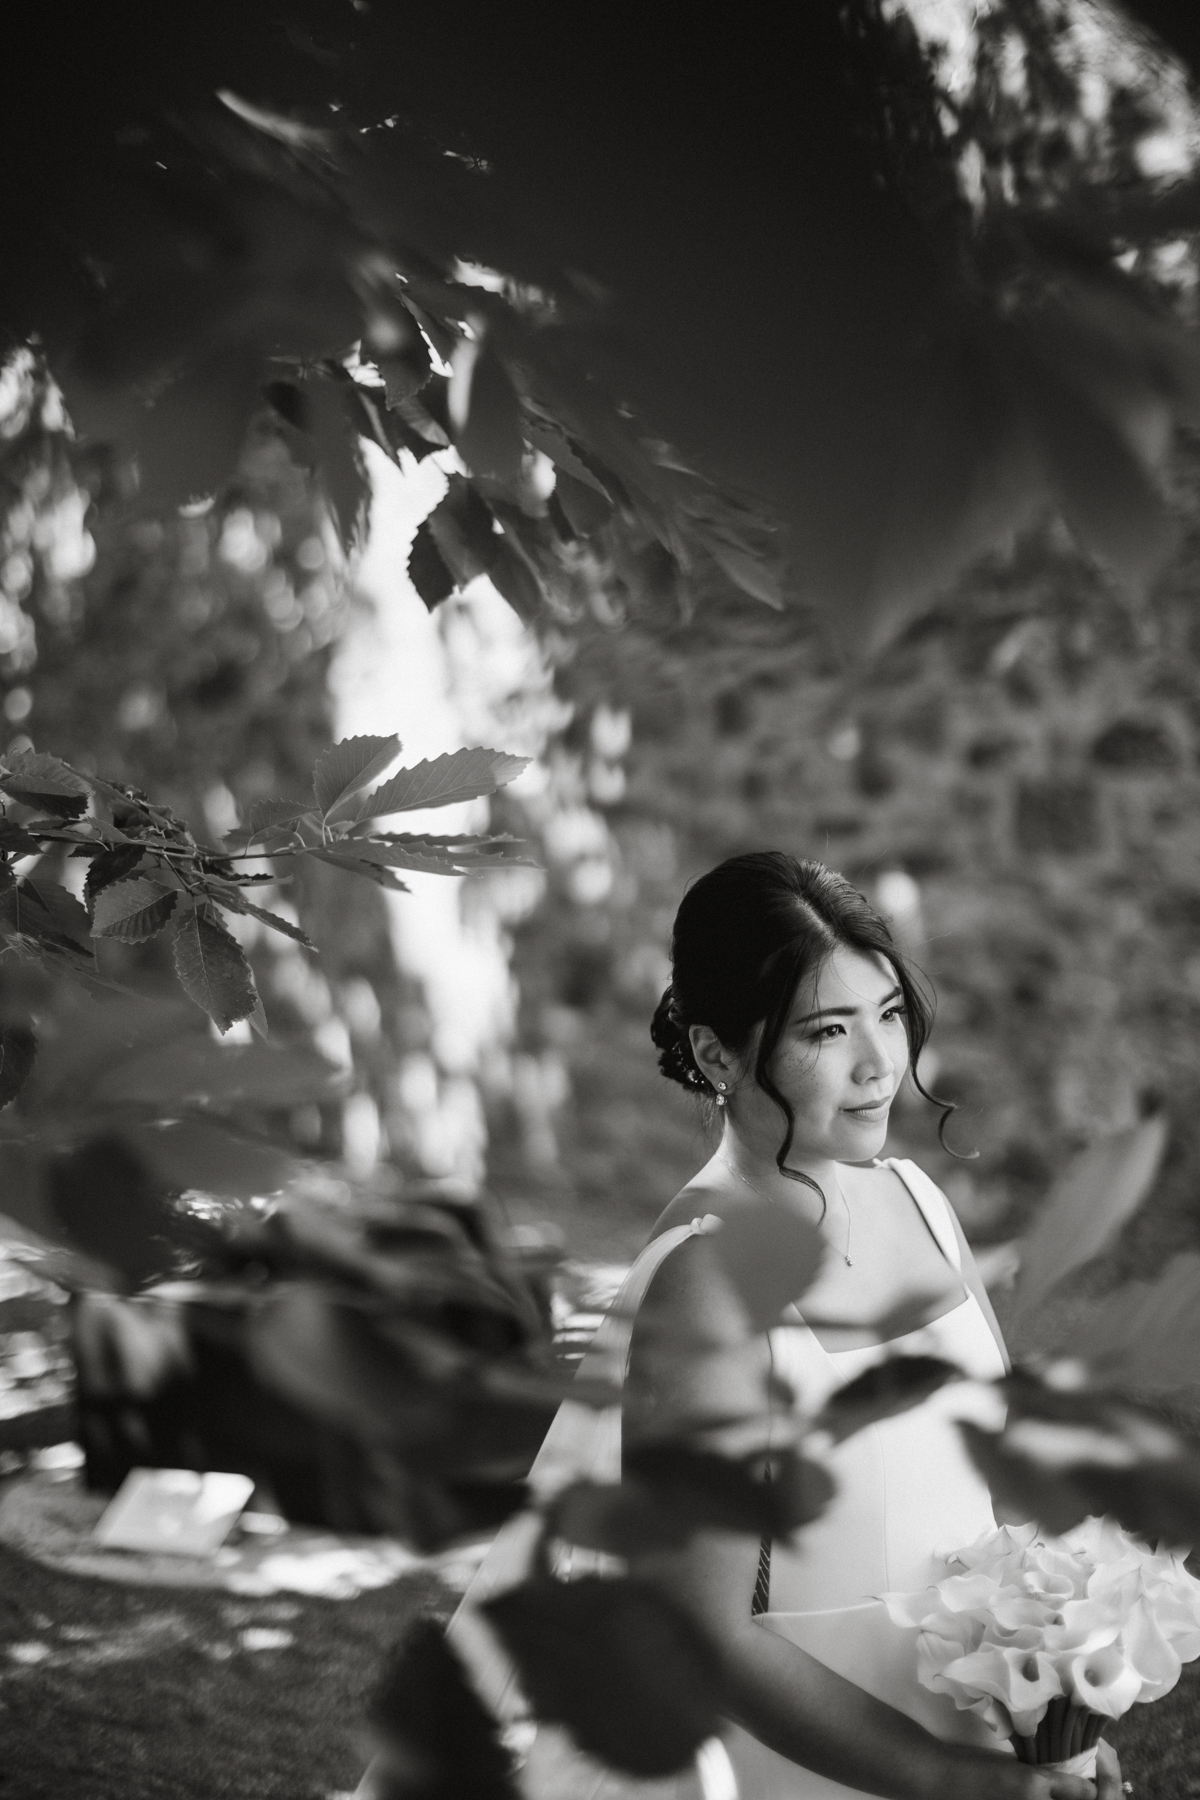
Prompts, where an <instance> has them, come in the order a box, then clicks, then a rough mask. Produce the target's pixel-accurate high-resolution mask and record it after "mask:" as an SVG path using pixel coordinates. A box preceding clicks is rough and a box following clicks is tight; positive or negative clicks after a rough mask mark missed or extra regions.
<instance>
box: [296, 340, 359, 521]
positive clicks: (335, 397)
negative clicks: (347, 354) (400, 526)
mask: <svg viewBox="0 0 1200 1800" xmlns="http://www.w3.org/2000/svg"><path fill="white" fill-rule="evenodd" d="M343 380H348V377H345V375H344V372H343V371H340V370H339V373H338V377H335V378H333V379H329V378H322V377H320V376H316V377H314V378H313V379H312V380H310V381H309V382H308V383H307V384H306V386H305V394H306V396H307V399H308V402H309V421H310V423H309V430H310V431H311V434H312V437H313V441H314V443H315V445H316V451H317V472H318V475H319V477H320V482H321V487H322V489H323V491H324V494H325V498H326V500H327V501H328V502H329V509H330V511H331V513H332V514H333V522H334V524H335V526H336V527H337V533H338V536H339V538H340V539H341V543H342V548H343V550H345V551H347V552H348V551H349V550H350V549H351V548H352V547H353V545H354V544H355V542H356V541H357V540H358V538H359V536H360V535H361V532H362V528H363V522H364V519H365V517H366V510H367V502H368V500H369V499H370V493H371V488H370V483H369V482H368V480H367V471H366V465H365V463H364V462H363V459H362V452H361V450H360V449H359V442H358V432H357V431H356V429H355V426H354V421H353V420H352V418H351V416H350V411H349V407H348V405H347V401H346V398H345V397H344V396H343V394H342V392H341V386H342V381H343Z"/></svg>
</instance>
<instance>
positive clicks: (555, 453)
mask: <svg viewBox="0 0 1200 1800" xmlns="http://www.w3.org/2000/svg"><path fill="white" fill-rule="evenodd" d="M526 435H527V436H528V438H529V442H530V443H531V444H532V445H533V446H534V448H535V449H537V450H540V451H541V452H542V454H543V455H544V456H548V457H549V458H550V461H551V462H552V463H553V464H554V466H555V468H556V469H557V470H558V472H559V474H560V475H567V476H569V477H570V479H571V480H572V481H573V482H574V483H575V484H576V485H577V486H579V487H587V488H590V489H591V491H592V493H593V494H595V495H597V496H598V498H600V499H601V500H604V501H606V502H607V503H608V512H609V513H610V514H611V512H612V495H611V494H610V493H609V491H608V489H607V488H606V487H605V485H604V483H603V482H602V481H601V480H600V478H599V476H598V475H596V474H595V472H594V471H593V470H592V469H591V468H589V467H588V465H587V463H585V462H584V461H583V458H582V457H581V456H580V455H579V453H578V452H577V451H576V450H574V449H573V448H572V446H571V445H570V444H569V443H568V441H567V439H566V438H565V437H564V436H563V435H562V433H561V432H560V431H555V430H554V429H553V428H552V427H551V426H549V425H531V426H530V427H529V430H528V432H527V434H526Z"/></svg>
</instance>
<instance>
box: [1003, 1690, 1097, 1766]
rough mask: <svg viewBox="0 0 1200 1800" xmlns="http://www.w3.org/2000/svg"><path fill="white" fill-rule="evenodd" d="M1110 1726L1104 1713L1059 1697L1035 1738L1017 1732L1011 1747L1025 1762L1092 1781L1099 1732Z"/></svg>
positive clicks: (1047, 1712)
mask: <svg viewBox="0 0 1200 1800" xmlns="http://www.w3.org/2000/svg"><path fill="white" fill-rule="evenodd" d="M1109 1723H1111V1721H1110V1720H1106V1719H1105V1718H1104V1716H1103V1714H1101V1713H1097V1712H1092V1711H1091V1710H1090V1708H1088V1707H1086V1706H1078V1705H1076V1703H1075V1702H1074V1701H1073V1700H1070V1699H1068V1698H1067V1696H1066V1695H1059V1696H1058V1697H1057V1698H1055V1699H1053V1700H1051V1701H1050V1702H1049V1704H1048V1705H1047V1707H1046V1711H1045V1714H1044V1716H1043V1717H1042V1719H1041V1720H1040V1721H1039V1723H1038V1728H1037V1731H1036V1733H1035V1734H1034V1736H1033V1737H1021V1736H1020V1735H1019V1734H1018V1733H1017V1732H1015V1731H1014V1732H1013V1734H1012V1745H1013V1748H1014V1750H1015V1751H1016V1753H1017V1755H1018V1756H1019V1757H1020V1759H1021V1761H1022V1762H1026V1763H1037V1764H1038V1765H1039V1767H1041V1768H1043V1769H1044V1768H1052V1769H1057V1770H1059V1771H1060V1772H1061V1773H1062V1774H1064V1775H1083V1776H1085V1777H1086V1778H1087V1779H1088V1780H1089V1781H1090V1780H1091V1779H1092V1778H1093V1777H1094V1776H1095V1773H1096V1746H1097V1744H1098V1743H1099V1741H1100V1733H1101V1732H1102V1731H1103V1729H1104V1727H1105V1725H1106V1724H1109Z"/></svg>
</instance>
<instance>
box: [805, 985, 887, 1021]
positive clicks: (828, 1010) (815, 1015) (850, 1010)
mask: <svg viewBox="0 0 1200 1800" xmlns="http://www.w3.org/2000/svg"><path fill="white" fill-rule="evenodd" d="M903 998H904V995H903V992H902V991H901V989H900V988H898V987H894V988H893V989H892V991H891V993H890V994H885V995H884V996H883V999H882V1000H879V1001H876V1005H877V1006H890V1004H891V1002H892V1001H893V1000H895V999H903ZM861 1011H862V1008H861V1007H859V1006H819V1007H818V1008H817V1010H816V1012H810V1013H805V1014H804V1015H803V1017H802V1018H799V1019H797V1020H795V1023H796V1024H797V1025H807V1024H808V1023H809V1022H810V1021H811V1020H813V1019H852V1018H853V1017H854V1015H855V1013H857V1012H861Z"/></svg>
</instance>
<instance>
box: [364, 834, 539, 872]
mask: <svg viewBox="0 0 1200 1800" xmlns="http://www.w3.org/2000/svg"><path fill="white" fill-rule="evenodd" d="M352 841H353V842H354V844H355V847H356V848H359V846H360V844H361V854H362V856H363V857H364V858H365V859H366V860H367V861H369V862H377V863H382V864H383V866H384V867H385V868H389V869H414V870H419V871H421V872H423V873H425V874H428V875H472V874H478V873H479V872H480V871H481V870H484V869H495V868H501V867H505V866H507V865H509V864H514V863H517V862H518V861H525V862H526V864H527V859H523V858H518V857H515V856H510V855H509V854H508V851H509V848H510V846H512V845H513V844H517V843H520V841H521V840H520V839H519V838H514V837H510V836H507V835H505V836H503V837H425V836H422V835H420V834H418V833H417V832H397V833H396V834H395V835H394V836H390V837H388V838H386V839H384V838H382V837H378V838H376V837H372V838H366V839H362V840H359V839H354V840H352ZM527 866H528V864H527Z"/></svg>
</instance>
